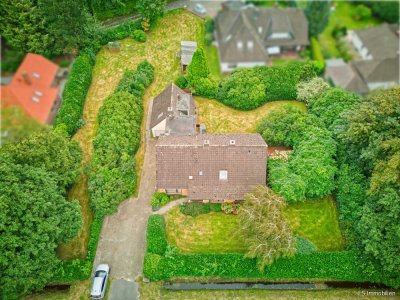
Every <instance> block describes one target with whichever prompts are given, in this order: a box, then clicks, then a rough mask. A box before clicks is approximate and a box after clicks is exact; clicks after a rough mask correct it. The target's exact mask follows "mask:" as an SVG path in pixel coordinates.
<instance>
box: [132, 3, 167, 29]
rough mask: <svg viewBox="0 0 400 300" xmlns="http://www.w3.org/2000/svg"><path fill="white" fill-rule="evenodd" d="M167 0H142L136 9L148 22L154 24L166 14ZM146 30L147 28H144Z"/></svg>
mask: <svg viewBox="0 0 400 300" xmlns="http://www.w3.org/2000/svg"><path fill="white" fill-rule="evenodd" d="M165 5H166V0H141V1H138V3H137V5H136V9H137V10H138V12H139V13H140V14H141V15H142V17H143V19H145V20H146V21H147V22H148V23H150V24H152V23H154V22H156V21H157V19H158V18H159V17H161V16H162V15H163V14H164V11H165ZM143 29H144V30H145V31H146V29H147V28H143Z"/></svg>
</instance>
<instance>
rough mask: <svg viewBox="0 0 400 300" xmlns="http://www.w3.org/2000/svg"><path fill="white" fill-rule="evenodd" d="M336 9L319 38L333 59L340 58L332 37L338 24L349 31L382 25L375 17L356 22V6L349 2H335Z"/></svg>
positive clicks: (322, 46) (323, 47)
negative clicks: (354, 13)
mask: <svg viewBox="0 0 400 300" xmlns="http://www.w3.org/2000/svg"><path fill="white" fill-rule="evenodd" d="M334 4H335V6H336V9H335V10H334V11H331V15H330V19H329V24H328V26H327V27H326V28H325V30H324V32H323V33H322V34H320V36H319V38H318V39H319V42H320V44H321V48H322V49H325V51H326V52H329V53H330V54H331V56H332V57H340V54H339V51H338V50H337V49H336V41H335V39H334V38H333V37H332V30H333V28H334V27H335V25H336V24H340V25H344V26H346V27H347V29H348V30H352V29H360V28H364V27H366V26H372V25H377V24H379V23H380V21H379V20H377V19H376V18H374V17H370V18H367V19H365V20H361V21H355V20H354V19H353V18H352V17H351V15H352V13H353V11H354V10H355V7H356V5H354V4H351V3H349V2H347V1H335V2H334Z"/></svg>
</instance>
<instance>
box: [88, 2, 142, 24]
mask: <svg viewBox="0 0 400 300" xmlns="http://www.w3.org/2000/svg"><path fill="white" fill-rule="evenodd" d="M95 3H98V4H97V5H96V4H95V5H93V13H94V16H95V17H96V19H97V20H100V21H101V20H106V19H111V18H115V17H117V16H125V15H129V14H132V13H134V12H135V10H136V3H137V1H135V0H119V1H106V2H95ZM104 4H105V5H104Z"/></svg>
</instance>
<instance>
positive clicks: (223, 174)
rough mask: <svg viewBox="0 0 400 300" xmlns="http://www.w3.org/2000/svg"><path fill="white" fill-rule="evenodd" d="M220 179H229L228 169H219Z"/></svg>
mask: <svg viewBox="0 0 400 300" xmlns="http://www.w3.org/2000/svg"><path fill="white" fill-rule="evenodd" d="M219 180H228V171H227V170H220V171H219Z"/></svg>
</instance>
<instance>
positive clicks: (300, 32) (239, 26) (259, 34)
mask: <svg viewBox="0 0 400 300" xmlns="http://www.w3.org/2000/svg"><path fill="white" fill-rule="evenodd" d="M215 26H216V36H217V39H218V46H219V50H220V55H221V60H222V61H225V62H238V61H242V62H246V61H265V60H266V59H267V58H268V56H267V53H266V49H265V48H266V47H269V46H290V47H292V46H298V45H300V46H305V45H308V43H309V42H308V22H307V19H306V17H305V15H304V13H303V11H302V10H300V9H296V8H272V7H269V8H265V7H261V8H258V7H257V8H256V7H254V6H245V7H242V9H224V10H222V11H220V12H219V13H218V15H217V17H216V19H215ZM273 33H275V34H279V33H288V34H289V38H284V37H278V38H273V39H272V34H273ZM248 41H252V42H253V44H254V47H253V49H249V48H248V47H247V42H248ZM238 42H242V43H243V49H238V47H237V43H238Z"/></svg>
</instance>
